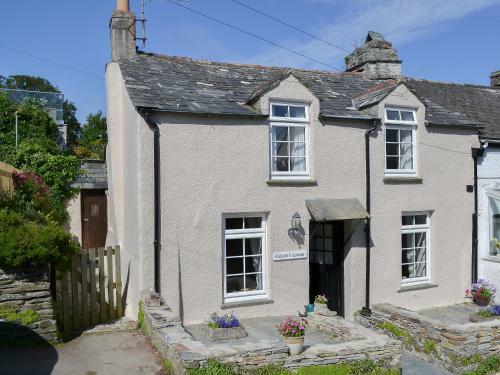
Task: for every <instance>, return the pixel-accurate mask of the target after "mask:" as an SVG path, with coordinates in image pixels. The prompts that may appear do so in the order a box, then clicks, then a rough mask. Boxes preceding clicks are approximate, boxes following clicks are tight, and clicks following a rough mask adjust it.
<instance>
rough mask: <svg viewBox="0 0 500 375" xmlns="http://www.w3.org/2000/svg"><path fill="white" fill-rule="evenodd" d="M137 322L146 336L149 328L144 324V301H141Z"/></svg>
mask: <svg viewBox="0 0 500 375" xmlns="http://www.w3.org/2000/svg"><path fill="white" fill-rule="evenodd" d="M137 322H138V323H139V328H140V329H141V331H142V334H143V335H144V336H147V335H148V328H147V327H146V325H145V324H144V311H143V310H142V301H141V302H139V312H138V313H137Z"/></svg>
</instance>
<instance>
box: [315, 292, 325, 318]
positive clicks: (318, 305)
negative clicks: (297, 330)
mask: <svg viewBox="0 0 500 375" xmlns="http://www.w3.org/2000/svg"><path fill="white" fill-rule="evenodd" d="M324 311H328V297H327V296H325V295H324V294H318V295H317V296H316V297H314V312H317V313H319V312H324Z"/></svg>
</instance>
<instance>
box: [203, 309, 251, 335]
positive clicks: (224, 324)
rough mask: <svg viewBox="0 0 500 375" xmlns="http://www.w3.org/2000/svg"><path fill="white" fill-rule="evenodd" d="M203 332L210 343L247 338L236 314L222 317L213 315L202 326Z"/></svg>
mask: <svg viewBox="0 0 500 375" xmlns="http://www.w3.org/2000/svg"><path fill="white" fill-rule="evenodd" d="M202 330H203V331H204V332H205V334H206V335H207V337H208V339H209V340H210V341H221V340H230V339H238V338H242V337H246V336H247V332H246V331H245V328H243V326H242V325H241V323H240V321H239V319H238V318H237V317H236V315H235V313H233V312H232V313H230V314H225V315H222V316H219V315H217V313H213V314H211V315H210V317H209V318H208V320H207V321H206V323H205V324H203V326H202Z"/></svg>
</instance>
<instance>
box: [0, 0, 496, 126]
mask: <svg viewBox="0 0 500 375" xmlns="http://www.w3.org/2000/svg"><path fill="white" fill-rule="evenodd" d="M239 1H241V2H244V3H246V4H248V5H251V6H253V7H255V8H258V9H260V10H262V11H264V12H267V13H269V14H272V15H273V16H275V17H277V18H280V19H282V20H284V21H286V22H288V23H291V24H293V25H295V26H297V27H300V28H303V29H305V30H307V31H309V32H310V33H313V34H315V35H318V36H320V37H321V38H323V39H325V40H328V41H330V42H332V43H334V44H336V45H339V46H341V47H343V48H344V49H346V50H349V51H350V50H352V49H353V48H354V47H355V46H357V45H360V44H361V43H362V42H363V40H364V38H365V36H366V32H367V31H368V30H375V31H379V32H381V33H383V34H384V35H385V36H386V38H387V39H388V40H390V41H392V42H393V44H394V45H395V47H396V48H397V49H398V52H399V56H400V58H401V59H402V60H403V73H404V74H405V75H408V76H413V77H418V78H427V79H433V80H442V81H454V82H467V83H477V84H489V73H490V72H492V71H494V70H499V69H500V46H499V44H498V35H500V0H445V1H443V0H419V1H414V0H286V1H285V0H265V1H264V0H239ZM182 4H185V5H186V6H189V7H191V8H193V9H196V10H198V11H200V12H203V13H206V14H209V15H211V16H213V17H217V18H220V19H221V20H224V21H225V22H228V23H232V24H234V25H236V26H238V27H240V28H243V29H246V30H248V31H250V32H252V33H255V34H257V35H259V36H262V37H264V38H266V39H269V40H272V41H274V42H276V43H279V44H282V45H285V46H286V47H288V48H292V49H295V50H297V51H299V52H301V53H303V54H305V55H308V56H310V57H313V58H315V59H317V60H321V61H324V62H326V63H328V64H329V65H333V66H338V67H340V68H342V67H343V57H344V55H345V52H343V51H340V50H338V49H335V48H333V47H331V46H329V45H327V44H324V43H322V42H319V41H317V40H315V39H311V38H310V37H307V36H305V35H302V34H300V33H298V32H296V31H293V30H290V29H289V28H287V27H285V26H283V25H280V24H277V23H275V22H273V21H271V20H269V19H267V18H265V17H262V16H260V15H258V14H255V13H252V12H251V11H250V10H248V9H245V8H243V7H241V6H239V5H237V4H235V3H234V2H232V1H231V0H189V1H188V2H182ZM114 5H115V1H114V0H81V1H77V0H70V1H68V0H45V1H40V0H17V1H8V2H7V1H3V2H2V4H1V5H0V10H1V14H2V16H3V17H2V31H3V33H2V35H1V36H0V45H1V46H6V47H10V48H14V49H17V50H20V51H23V52H26V53H29V54H32V55H36V56H39V57H42V58H45V59H48V60H51V61H54V62H57V63H59V64H64V65H69V66H72V67H74V68H76V69H80V70H84V71H86V72H89V73H91V74H92V75H85V74H81V73H78V72H75V71H72V70H68V69H64V68H62V67H60V66H56V65H52V64H49V63H47V62H44V61H40V60H37V59H34V58H32V57H29V56H26V55H23V54H19V53H16V52H13V51H11V50H8V49H5V48H2V47H0V74H1V75H5V76H6V75H11V74H30V75H39V76H42V77H45V78H47V79H49V80H50V81H51V82H52V83H53V84H55V85H56V86H58V87H59V88H60V89H61V91H62V92H63V93H64V94H65V95H66V97H67V98H69V99H70V100H72V101H74V102H75V103H76V105H77V107H78V109H79V112H78V116H79V118H80V119H81V120H83V119H84V117H85V116H86V115H87V114H88V113H90V112H95V111H97V110H99V109H102V110H104V111H105V107H106V96H105V86H104V79H103V78H99V77H103V75H104V68H105V64H106V62H107V61H109V30H108V24H109V18H110V15H111V11H112V9H113V8H114ZM131 5H132V8H133V9H134V10H136V11H139V7H140V0H131ZM146 13H147V14H146V17H147V18H148V25H147V32H148V37H149V41H148V45H147V48H146V50H147V51H153V52H157V53H163V54H169V55H180V56H190V57H195V58H201V59H208V60H218V61H233V62H250V63H259V64H271V65H280V66H292V67H306V68H315V69H325V67H323V66H321V65H319V64H317V63H314V62H311V61H309V60H307V59H304V58H300V57H298V56H296V55H293V54H291V53H289V52H286V51H283V50H280V49H279V48H277V47H275V46H271V45H269V44H266V43H264V42H262V41H260V40H257V39H255V38H252V37H250V36H248V35H244V34H241V33H239V32H237V31H234V30H231V29H228V28H227V27H225V26H222V25H220V24H217V23H214V22H213V21H210V20H207V19H204V18H202V17H200V16H198V15H196V14H192V13H190V12H188V11H186V10H185V9H182V8H179V7H177V6H175V5H173V4H170V3H169V2H168V1H166V0H151V1H149V2H148V4H147V6H146ZM94 75H95V76H97V77H95V76H94Z"/></svg>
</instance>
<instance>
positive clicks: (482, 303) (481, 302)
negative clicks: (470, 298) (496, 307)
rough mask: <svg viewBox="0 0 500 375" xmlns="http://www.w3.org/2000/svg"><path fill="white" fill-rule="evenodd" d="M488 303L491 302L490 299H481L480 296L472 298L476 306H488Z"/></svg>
mask: <svg viewBox="0 0 500 375" xmlns="http://www.w3.org/2000/svg"><path fill="white" fill-rule="evenodd" d="M490 301H491V298H490V297H481V296H476V297H474V302H475V303H476V305H478V306H488V305H489V304H490Z"/></svg>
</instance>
